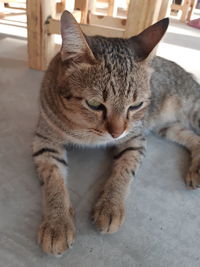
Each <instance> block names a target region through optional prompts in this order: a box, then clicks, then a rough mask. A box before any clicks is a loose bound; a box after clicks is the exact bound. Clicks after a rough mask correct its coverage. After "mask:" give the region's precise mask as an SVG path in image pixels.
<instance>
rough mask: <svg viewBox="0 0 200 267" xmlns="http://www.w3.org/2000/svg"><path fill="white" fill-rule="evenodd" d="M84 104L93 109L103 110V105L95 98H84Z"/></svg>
mask: <svg viewBox="0 0 200 267" xmlns="http://www.w3.org/2000/svg"><path fill="white" fill-rule="evenodd" d="M86 104H87V105H88V107H89V108H91V109H93V110H105V106H104V105H103V104H101V103H100V102H98V101H96V100H86Z"/></svg>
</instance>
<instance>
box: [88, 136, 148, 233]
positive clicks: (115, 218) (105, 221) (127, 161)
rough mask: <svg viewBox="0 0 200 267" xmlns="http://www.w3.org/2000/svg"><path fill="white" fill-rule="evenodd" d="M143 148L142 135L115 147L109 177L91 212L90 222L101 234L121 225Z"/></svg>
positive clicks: (143, 139) (110, 231)
mask: <svg viewBox="0 0 200 267" xmlns="http://www.w3.org/2000/svg"><path fill="white" fill-rule="evenodd" d="M145 146H146V141H145V138H144V136H143V135H138V136H135V137H133V138H132V139H131V140H129V141H127V142H125V143H123V144H118V145H117V146H116V151H115V153H114V162H113V167H112V172H111V176H110V177H109V178H108V180H107V182H106V183H105V185H104V187H103V188H102V192H101V194H100V196H99V198H98V200H97V203H96V205H95V206H94V209H93V211H92V220H93V221H94V223H95V224H96V226H97V228H98V230H99V231H101V232H102V233H114V232H116V231H117V230H118V229H119V227H120V226H121V224H122V223H123V222H124V219H125V199H126V196H127V193H128V189H129V186H130V184H131V182H132V180H133V179H134V178H135V174H136V171H137V169H138V167H139V165H140V163H141V161H142V158H143V157H144V154H145V150H146V148H145Z"/></svg>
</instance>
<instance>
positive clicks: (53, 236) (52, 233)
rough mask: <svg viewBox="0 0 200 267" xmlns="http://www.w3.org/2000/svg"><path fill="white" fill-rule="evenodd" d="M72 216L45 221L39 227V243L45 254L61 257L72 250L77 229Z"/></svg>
mask: <svg viewBox="0 0 200 267" xmlns="http://www.w3.org/2000/svg"><path fill="white" fill-rule="evenodd" d="M70 216H71V215H68V216H66V217H65V218H58V219H56V220H55V219H54V220H44V221H43V222H42V224H41V225H40V227H39V231H38V243H39V244H40V245H41V247H42V249H43V251H44V252H46V253H47V254H53V255H54V256H61V255H62V254H63V253H64V252H65V250H67V249H68V248H70V247H71V246H72V244H73V242H74V238H75V227H74V223H73V218H72V217H70Z"/></svg>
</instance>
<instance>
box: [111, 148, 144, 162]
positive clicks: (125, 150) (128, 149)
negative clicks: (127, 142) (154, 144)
mask: <svg viewBox="0 0 200 267" xmlns="http://www.w3.org/2000/svg"><path fill="white" fill-rule="evenodd" d="M133 150H137V151H138V152H139V153H140V154H142V155H143V154H144V152H143V151H142V150H144V147H143V146H139V147H127V148H125V149H124V150H122V151H121V152H120V153H119V154H117V155H115V156H114V159H119V158H120V157H121V156H122V155H123V154H124V153H126V152H128V151H133Z"/></svg>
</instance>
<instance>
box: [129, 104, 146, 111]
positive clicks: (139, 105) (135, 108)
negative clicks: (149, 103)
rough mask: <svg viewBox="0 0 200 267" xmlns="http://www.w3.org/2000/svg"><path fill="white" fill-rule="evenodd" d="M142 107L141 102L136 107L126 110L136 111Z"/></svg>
mask: <svg viewBox="0 0 200 267" xmlns="http://www.w3.org/2000/svg"><path fill="white" fill-rule="evenodd" d="M142 105H143V102H140V103H139V104H137V105H133V106H130V107H129V108H128V109H129V110H137V109H139V108H141V106H142Z"/></svg>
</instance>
